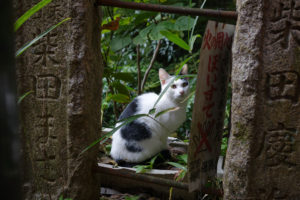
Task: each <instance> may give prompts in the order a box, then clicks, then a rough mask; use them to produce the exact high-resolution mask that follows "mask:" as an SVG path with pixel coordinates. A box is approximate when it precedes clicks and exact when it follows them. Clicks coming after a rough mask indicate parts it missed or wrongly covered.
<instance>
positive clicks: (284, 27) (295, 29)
mask: <svg viewBox="0 0 300 200" xmlns="http://www.w3.org/2000/svg"><path fill="white" fill-rule="evenodd" d="M272 15H273V16H272V19H271V22H272V27H273V28H272V30H271V35H272V44H273V43H276V42H280V45H281V46H282V47H283V48H287V47H288V46H289V40H290V39H291V38H293V39H294V40H295V41H296V42H297V44H298V45H299V44H300V2H299V1H297V0H278V1H277V2H276V3H275V4H274V6H273V8H272Z"/></svg>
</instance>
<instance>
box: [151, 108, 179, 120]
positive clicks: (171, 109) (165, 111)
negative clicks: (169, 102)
mask: <svg viewBox="0 0 300 200" xmlns="http://www.w3.org/2000/svg"><path fill="white" fill-rule="evenodd" d="M178 109H179V107H172V108H168V109H166V110H163V111H161V112H159V113H157V114H156V115H155V118H156V117H158V116H160V115H163V114H165V113H167V112H172V111H176V110H178Z"/></svg>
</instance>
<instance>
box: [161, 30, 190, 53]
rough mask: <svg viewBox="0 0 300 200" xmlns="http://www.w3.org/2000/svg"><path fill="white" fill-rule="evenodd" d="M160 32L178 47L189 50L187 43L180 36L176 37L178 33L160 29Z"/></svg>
mask: <svg viewBox="0 0 300 200" xmlns="http://www.w3.org/2000/svg"><path fill="white" fill-rule="evenodd" d="M160 33H161V34H162V35H164V36H165V37H166V38H168V40H170V41H171V42H173V43H175V44H176V45H178V46H179V47H181V48H183V49H185V50H187V51H189V50H190V47H189V45H188V44H187V43H186V42H185V41H183V40H182V39H181V38H180V37H178V35H176V34H174V33H171V32H169V31H161V32H160Z"/></svg>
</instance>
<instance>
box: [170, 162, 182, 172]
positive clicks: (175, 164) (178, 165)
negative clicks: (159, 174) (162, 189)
mask: <svg viewBox="0 0 300 200" xmlns="http://www.w3.org/2000/svg"><path fill="white" fill-rule="evenodd" d="M166 163H167V164H169V165H172V166H174V167H177V168H179V169H182V170H184V171H187V169H186V167H185V166H183V165H181V164H179V163H176V162H166Z"/></svg>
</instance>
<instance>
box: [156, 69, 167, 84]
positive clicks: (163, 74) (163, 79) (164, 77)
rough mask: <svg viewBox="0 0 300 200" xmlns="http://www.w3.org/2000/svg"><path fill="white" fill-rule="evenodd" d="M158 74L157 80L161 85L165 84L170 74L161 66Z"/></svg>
mask: <svg viewBox="0 0 300 200" xmlns="http://www.w3.org/2000/svg"><path fill="white" fill-rule="evenodd" d="M158 75H159V80H160V82H161V84H162V85H164V84H166V80H168V79H169V78H170V75H169V74H168V72H166V70H164V69H163V68H160V69H159V72H158Z"/></svg>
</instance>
